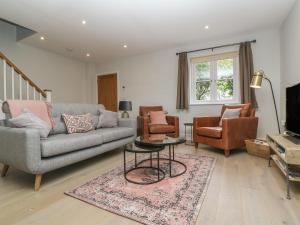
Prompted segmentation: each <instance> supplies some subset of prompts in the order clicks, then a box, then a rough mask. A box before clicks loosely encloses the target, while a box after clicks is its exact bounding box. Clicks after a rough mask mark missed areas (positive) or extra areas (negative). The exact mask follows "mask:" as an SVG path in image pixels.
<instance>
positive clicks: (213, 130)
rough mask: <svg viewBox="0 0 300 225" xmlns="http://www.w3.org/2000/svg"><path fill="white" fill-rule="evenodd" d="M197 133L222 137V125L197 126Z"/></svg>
mask: <svg viewBox="0 0 300 225" xmlns="http://www.w3.org/2000/svg"><path fill="white" fill-rule="evenodd" d="M196 134H198V135H200V136H206V137H212V138H221V137H222V127H198V128H196Z"/></svg>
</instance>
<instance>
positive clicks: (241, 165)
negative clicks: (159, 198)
mask: <svg viewBox="0 0 300 225" xmlns="http://www.w3.org/2000/svg"><path fill="white" fill-rule="evenodd" d="M177 151H178V152H188V153H192V154H198V155H201V154H208V155H213V156H215V157H216V158H217V164H216V167H215V170H214V172H213V176H212V179H211V182H210V184H209V188H208V192H207V196H206V198H205V200H204V203H203V205H202V208H201V210H200V214H199V216H198V220H197V224H198V225H200V224H201V225H269V224H270V225H271V224H272V225H277V224H290V225H292V224H294V225H297V224H300V185H299V184H293V185H292V191H291V195H292V199H291V200H287V199H286V198H285V194H286V190H285V180H284V177H283V176H282V175H281V174H280V172H279V171H278V170H277V169H276V167H275V166H272V167H271V168H268V167H267V161H266V160H264V159H261V158H257V157H253V156H249V155H248V154H247V153H245V152H244V151H237V152H233V153H232V155H231V156H230V157H229V158H225V157H224V155H223V154H222V153H221V152H220V151H218V150H213V149H211V148H209V147H203V146H200V147H199V149H198V150H197V151H195V150H194V147H190V146H186V145H180V146H178V147H177ZM122 160H123V158H122V154H121V151H119V150H116V151H114V152H110V153H106V154H104V155H101V156H99V157H96V158H93V159H90V160H87V161H84V162H81V163H78V164H75V165H72V166H69V167H66V168H63V169H60V170H56V171H54V172H51V173H49V174H46V175H45V177H44V179H43V184H42V188H41V190H40V192H37V193H35V192H33V181H34V177H33V176H32V175H28V174H25V173H23V172H20V171H17V170H14V169H10V170H9V171H8V175H7V177H5V178H0V224H1V225H9V224H18V225H21V224H23V225H31V224H34V225H35V224H38V225H56V224H59V225H79V224H80V225H82V224H84V225H96V224H97V225H99V224H107V225H108V224H110V225H117V224H122V225H129V224H130V225H131V224H132V225H133V224H138V223H137V222H134V221H131V220H129V219H126V218H123V217H120V216H117V215H115V214H112V213H109V212H107V211H105V210H102V209H99V208H97V207H94V206H92V205H89V204H86V203H84V202H81V201H79V200H76V199H74V198H72V197H68V196H66V195H64V194H63V192H64V191H66V190H69V189H71V188H73V187H75V186H77V185H80V184H83V183H84V182H86V181H88V180H89V179H91V178H94V177H96V176H97V175H99V174H101V173H103V172H104V171H107V170H110V169H112V168H114V167H116V166H117V165H120V164H121V163H123V162H122Z"/></svg>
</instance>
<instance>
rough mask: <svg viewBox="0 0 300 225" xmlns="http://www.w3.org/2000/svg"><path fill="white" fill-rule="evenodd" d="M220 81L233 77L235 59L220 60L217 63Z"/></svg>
mask: <svg viewBox="0 0 300 225" xmlns="http://www.w3.org/2000/svg"><path fill="white" fill-rule="evenodd" d="M217 70H218V79H224V78H231V79H232V77H233V59H232V58H231V59H220V60H218V61H217Z"/></svg>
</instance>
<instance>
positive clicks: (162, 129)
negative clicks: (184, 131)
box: [149, 124, 175, 134]
mask: <svg viewBox="0 0 300 225" xmlns="http://www.w3.org/2000/svg"><path fill="white" fill-rule="evenodd" d="M149 130H150V133H151V134H164V133H173V132H175V126H172V125H166V124H149Z"/></svg>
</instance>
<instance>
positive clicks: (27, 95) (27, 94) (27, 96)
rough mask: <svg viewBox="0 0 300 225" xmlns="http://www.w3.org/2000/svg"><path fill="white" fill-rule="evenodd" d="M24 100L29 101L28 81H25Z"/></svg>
mask: <svg viewBox="0 0 300 225" xmlns="http://www.w3.org/2000/svg"><path fill="white" fill-rule="evenodd" d="M26 98H27V100H29V82H28V80H27V81H26Z"/></svg>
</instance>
